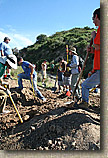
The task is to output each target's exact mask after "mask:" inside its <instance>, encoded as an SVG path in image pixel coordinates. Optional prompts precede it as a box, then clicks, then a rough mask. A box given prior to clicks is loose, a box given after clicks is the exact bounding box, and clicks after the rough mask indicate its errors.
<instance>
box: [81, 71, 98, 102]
mask: <svg viewBox="0 0 108 158" xmlns="http://www.w3.org/2000/svg"><path fill="white" fill-rule="evenodd" d="M99 84H100V70H97V71H96V72H95V73H94V74H93V75H91V76H90V77H89V78H87V79H86V80H85V81H84V82H83V83H82V85H81V86H82V100H83V101H85V102H87V103H88V101H89V89H91V88H94V87H95V86H96V85H99Z"/></svg>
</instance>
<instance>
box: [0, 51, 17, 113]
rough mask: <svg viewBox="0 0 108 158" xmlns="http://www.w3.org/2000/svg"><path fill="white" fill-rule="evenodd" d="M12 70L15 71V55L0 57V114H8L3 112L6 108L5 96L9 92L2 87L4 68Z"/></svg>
mask: <svg viewBox="0 0 108 158" xmlns="http://www.w3.org/2000/svg"><path fill="white" fill-rule="evenodd" d="M7 67H8V68H9V69H11V68H13V69H17V58H16V56H15V55H13V54H10V55H7V56H2V57H0V82H1V83H0V113H8V112H9V111H6V110H4V109H5V106H6V100H7V95H9V94H10V93H11V92H10V91H9V90H8V89H7V88H5V87H3V80H2V77H3V74H4V72H5V70H6V68H7Z"/></svg>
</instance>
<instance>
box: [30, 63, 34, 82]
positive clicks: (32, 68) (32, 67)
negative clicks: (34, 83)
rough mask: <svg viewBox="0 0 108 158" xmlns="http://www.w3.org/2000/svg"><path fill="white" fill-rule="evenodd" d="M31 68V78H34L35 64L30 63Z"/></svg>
mask: <svg viewBox="0 0 108 158" xmlns="http://www.w3.org/2000/svg"><path fill="white" fill-rule="evenodd" d="M29 68H30V69H31V74H30V77H31V79H33V71H34V66H33V65H31V64H30V65H29Z"/></svg>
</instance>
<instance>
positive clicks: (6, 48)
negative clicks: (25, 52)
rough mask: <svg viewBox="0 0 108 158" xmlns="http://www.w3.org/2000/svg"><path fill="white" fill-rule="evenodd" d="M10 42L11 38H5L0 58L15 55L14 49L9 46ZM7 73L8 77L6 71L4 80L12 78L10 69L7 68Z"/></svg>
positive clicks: (0, 44)
mask: <svg viewBox="0 0 108 158" xmlns="http://www.w3.org/2000/svg"><path fill="white" fill-rule="evenodd" d="M9 42H10V38H9V37H5V38H4V41H3V42H2V43H0V56H8V55H10V54H13V52H12V49H11V47H10V46H9ZM7 73H8V75H6V71H5V73H4V79H8V78H11V76H10V69H8V68H7Z"/></svg>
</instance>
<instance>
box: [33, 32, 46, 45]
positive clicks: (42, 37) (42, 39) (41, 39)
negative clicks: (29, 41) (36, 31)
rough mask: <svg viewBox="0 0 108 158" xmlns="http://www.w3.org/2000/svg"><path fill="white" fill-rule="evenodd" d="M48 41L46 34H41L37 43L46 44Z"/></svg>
mask: <svg viewBox="0 0 108 158" xmlns="http://www.w3.org/2000/svg"><path fill="white" fill-rule="evenodd" d="M46 40H47V35H44V34H40V35H39V36H38V37H37V38H36V41H38V42H39V43H42V42H45V41H46Z"/></svg>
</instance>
